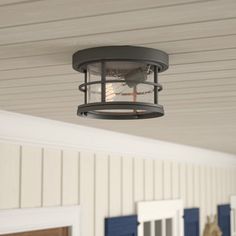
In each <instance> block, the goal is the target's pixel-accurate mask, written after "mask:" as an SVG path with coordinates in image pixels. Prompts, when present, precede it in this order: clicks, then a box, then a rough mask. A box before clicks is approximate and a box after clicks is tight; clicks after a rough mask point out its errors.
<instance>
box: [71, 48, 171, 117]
mask: <svg viewBox="0 0 236 236" xmlns="http://www.w3.org/2000/svg"><path fill="white" fill-rule="evenodd" d="M130 49H131V50H130ZM140 50H141V51H140ZM150 50H151V51H150ZM152 50H154V49H146V48H140V47H130V46H121V47H119V46H114V47H102V48H92V49H87V50H86V49H85V50H82V51H78V52H77V53H75V54H74V57H73V67H74V69H76V70H78V71H80V72H82V73H84V75H85V82H84V83H83V84H81V85H80V86H79V89H80V91H82V92H84V104H83V105H80V106H79V107H78V112H77V114H78V115H79V116H83V117H92V118H101V119H141V118H153V117H158V116H163V115H164V110H163V107H162V106H161V105H159V104H158V92H159V91H161V90H162V86H161V85H160V84H159V83H158V73H159V72H161V71H163V70H165V69H167V67H168V64H165V63H164V62H166V63H167V61H168V56H167V54H165V53H164V52H162V51H159V50H154V53H153V51H152ZM129 51H130V54H129V53H128V52H129ZM135 51H136V52H137V51H138V54H137V55H136V54H135V53H133V54H132V52H135ZM86 52H87V54H86ZM89 53H91V54H92V55H90V56H88V54H89ZM143 53H144V54H143ZM145 53H146V54H145ZM148 54H149V55H150V56H151V60H150V61H149V60H148V59H146V57H147V56H148ZM163 55H164V56H163ZM122 56H123V57H122ZM138 56H140V57H141V58H138ZM116 57H117V58H116ZM159 57H160V58H161V59H163V58H164V60H163V61H164V62H162V61H161V60H160V58H159ZM162 57H163V58H162ZM153 58H154V59H157V58H158V60H160V62H159V61H158V60H157V61H153Z"/></svg>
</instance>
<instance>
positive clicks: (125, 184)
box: [122, 156, 134, 215]
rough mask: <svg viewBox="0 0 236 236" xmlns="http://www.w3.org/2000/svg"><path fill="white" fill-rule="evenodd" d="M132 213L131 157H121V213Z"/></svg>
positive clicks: (132, 183) (132, 181) (132, 170)
mask: <svg viewBox="0 0 236 236" xmlns="http://www.w3.org/2000/svg"><path fill="white" fill-rule="evenodd" d="M131 214H134V168H133V158H131V157H127V156H124V157H122V215H131Z"/></svg>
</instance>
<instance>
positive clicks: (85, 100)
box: [84, 70, 88, 104]
mask: <svg viewBox="0 0 236 236" xmlns="http://www.w3.org/2000/svg"><path fill="white" fill-rule="evenodd" d="M87 82H88V73H87V70H85V71H84V83H85V90H84V103H85V104H87V102H88V100H87V95H88V89H87Z"/></svg>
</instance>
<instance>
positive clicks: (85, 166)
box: [80, 152, 95, 236]
mask: <svg viewBox="0 0 236 236" xmlns="http://www.w3.org/2000/svg"><path fill="white" fill-rule="evenodd" d="M94 160H95V159H94V154H93V153H92V152H83V153H80V205H81V235H87V236H94V233H95V229H94V226H95V222H94V220H95V217H94V214H95V204H94V203H95V197H94V196H95V175H94V173H95V172H94V170H95V166H94V164H95V163H94Z"/></svg>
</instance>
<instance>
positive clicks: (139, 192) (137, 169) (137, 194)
mask: <svg viewBox="0 0 236 236" xmlns="http://www.w3.org/2000/svg"><path fill="white" fill-rule="evenodd" d="M142 200H144V159H141V158H135V159H134V203H137V202H139V201H142Z"/></svg>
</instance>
